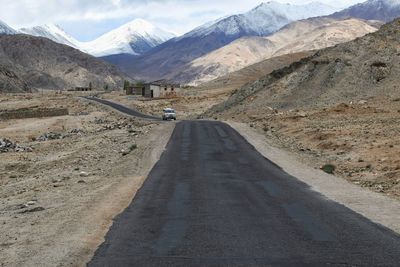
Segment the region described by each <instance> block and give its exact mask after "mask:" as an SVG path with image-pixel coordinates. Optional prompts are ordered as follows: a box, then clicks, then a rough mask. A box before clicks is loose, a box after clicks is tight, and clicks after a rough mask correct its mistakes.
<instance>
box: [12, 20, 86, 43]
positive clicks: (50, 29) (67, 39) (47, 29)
mask: <svg viewBox="0 0 400 267" xmlns="http://www.w3.org/2000/svg"><path fill="white" fill-rule="evenodd" d="M19 32H20V33H24V34H29V35H33V36H40V37H45V38H48V39H50V40H52V41H54V42H56V43H60V44H65V45H69V46H72V47H74V48H79V41H78V40H76V39H75V38H73V37H72V36H70V35H69V34H68V33H66V32H65V31H64V30H63V29H62V28H61V27H60V26H58V25H56V24H45V25H41V26H35V27H31V28H22V29H19Z"/></svg>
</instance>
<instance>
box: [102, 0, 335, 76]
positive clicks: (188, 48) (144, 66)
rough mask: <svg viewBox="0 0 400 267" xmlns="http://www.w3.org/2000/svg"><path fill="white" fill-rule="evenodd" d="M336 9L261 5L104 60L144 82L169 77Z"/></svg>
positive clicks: (274, 4)
mask: <svg viewBox="0 0 400 267" xmlns="http://www.w3.org/2000/svg"><path fill="white" fill-rule="evenodd" d="M335 11H337V9H335V8H333V7H330V6H327V5H325V4H321V3H316V2H313V3H310V4H307V5H292V4H282V3H278V2H267V3H263V4H261V5H259V6H257V7H255V8H254V9H252V10H250V11H249V12H247V13H244V14H238V15H233V16H229V17H225V18H222V19H219V20H217V21H215V22H211V23H207V24H204V25H203V26H200V27H198V28H196V29H194V30H193V31H191V32H189V33H187V34H185V35H183V36H181V37H178V38H174V39H172V40H170V41H167V42H166V43H164V44H162V45H160V46H158V47H157V48H156V49H152V50H151V51H149V52H148V53H146V54H144V55H142V56H141V57H140V58H136V59H130V58H128V57H127V56H126V55H120V56H113V57H108V58H105V59H106V60H109V61H110V62H112V63H114V64H117V65H119V66H120V67H121V68H122V69H123V70H125V71H126V72H127V73H135V75H136V77H138V78H141V79H144V80H157V79H162V78H163V77H168V76H169V74H170V73H171V72H174V70H176V69H179V68H180V67H181V66H184V65H185V64H187V63H188V62H191V61H192V60H194V59H195V58H199V57H201V56H203V55H205V54H207V53H209V52H211V51H213V50H216V49H218V48H220V47H222V46H225V45H227V44H229V43H231V42H232V41H234V40H236V39H238V38H241V37H244V36H267V35H270V34H272V33H274V32H276V31H277V30H279V29H280V28H282V27H283V26H285V25H287V24H289V23H291V22H293V21H297V20H299V19H306V18H309V17H317V16H323V15H328V14H332V13H333V12H335Z"/></svg>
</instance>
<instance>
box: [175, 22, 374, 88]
mask: <svg viewBox="0 0 400 267" xmlns="http://www.w3.org/2000/svg"><path fill="white" fill-rule="evenodd" d="M380 26H381V24H377V23H370V22H368V21H364V20H360V19H345V20H336V19H332V18H327V17H317V18H310V19H306V20H300V21H296V22H292V23H290V24H288V25H286V26H285V27H283V28H282V29H280V30H279V31H277V32H276V33H274V34H272V35H270V36H268V37H258V36H249V37H242V38H239V39H237V40H235V41H233V42H232V43H230V44H228V45H226V46H224V47H221V48H219V49H217V50H214V51H212V52H210V53H208V54H206V55H204V56H202V57H199V58H197V59H195V60H193V61H192V62H190V63H189V64H186V65H184V66H183V67H182V68H178V69H177V70H176V71H175V72H174V73H172V75H171V76H168V79H170V80H174V81H177V82H180V83H183V84H190V85H198V84H199V83H203V82H206V81H209V80H213V79H216V78H218V77H221V76H224V75H226V74H228V73H230V72H233V71H236V70H239V69H242V68H244V67H247V66H249V65H252V64H254V63H257V62H260V61H262V60H265V59H268V58H272V57H276V56H280V55H285V54H293V53H297V52H303V51H309V50H318V49H322V48H325V47H330V46H333V45H336V44H339V43H344V42H348V41H351V40H354V39H355V38H357V37H361V36H364V35H365V34H368V33H371V32H375V31H376V30H378V29H379V27H380Z"/></svg>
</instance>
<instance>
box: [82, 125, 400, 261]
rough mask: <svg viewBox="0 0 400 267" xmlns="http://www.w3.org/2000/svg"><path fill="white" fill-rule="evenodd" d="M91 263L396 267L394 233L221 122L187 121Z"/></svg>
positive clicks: (399, 256)
mask: <svg viewBox="0 0 400 267" xmlns="http://www.w3.org/2000/svg"><path fill="white" fill-rule="evenodd" d="M160 134H162V133H160ZM393 212H399V211H393ZM88 266H400V236H399V235H397V234H395V233H394V232H392V231H390V230H388V229H386V228H384V227H382V226H379V225H377V224H374V223H373V222H371V221H369V220H368V219H366V218H364V217H362V216H361V215H359V214H357V213H355V212H353V211H352V210H350V209H348V208H346V207H344V206H342V205H340V204H338V203H335V202H333V201H331V200H329V199H327V198H325V197H324V196H322V195H320V194H318V193H316V192H314V191H312V190H311V189H310V188H309V186H308V185H306V184H304V183H302V182H300V181H299V180H297V179H296V178H294V177H292V176H289V175H288V174H286V173H285V172H284V171H283V170H282V169H281V168H279V166H276V165H275V164H273V163H272V162H270V161H269V160H268V159H266V158H264V157H263V156H262V155H261V154H259V153H258V152H257V151H256V149H255V148H254V147H252V146H251V145H250V144H249V143H248V142H247V141H246V140H245V139H244V138H243V137H242V136H240V135H239V134H238V133H237V132H236V131H235V130H233V129H232V128H231V127H229V126H228V125H226V124H224V123H221V122H211V121H184V122H180V123H178V124H177V126H176V129H175V131H174V133H173V135H172V137H171V140H170V141H169V143H168V145H167V149H166V151H165V152H164V153H163V155H162V156H161V159H160V160H159V162H158V163H157V164H156V165H155V167H154V168H153V170H152V171H151V173H150V175H149V177H148V179H147V180H146V182H145V183H144V185H143V187H142V188H141V189H140V190H139V191H138V193H137V195H136V197H135V198H134V200H133V202H132V203H131V204H130V206H129V207H128V208H127V209H126V210H125V211H124V212H123V213H122V214H120V215H119V216H118V217H116V218H115V221H114V224H113V226H112V227H111V229H110V231H109V233H108V234H107V236H106V239H105V242H104V243H103V244H102V245H101V246H100V247H99V248H98V250H97V252H96V253H95V256H94V257H93V259H92V260H91V262H90V263H89V264H88Z"/></svg>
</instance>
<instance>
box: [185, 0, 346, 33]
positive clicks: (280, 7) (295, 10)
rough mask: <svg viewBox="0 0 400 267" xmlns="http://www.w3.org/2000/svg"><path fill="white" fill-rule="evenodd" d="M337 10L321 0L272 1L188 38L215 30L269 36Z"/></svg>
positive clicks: (208, 24)
mask: <svg viewBox="0 0 400 267" xmlns="http://www.w3.org/2000/svg"><path fill="white" fill-rule="evenodd" d="M336 11H338V9H336V8H334V7H331V6H328V5H325V4H323V3H320V2H311V3H309V4H305V5H292V4H283V3H279V2H275V1H270V2H265V3H262V4H260V5H258V6H257V7H255V8H254V9H252V10H250V11H248V12H247V13H244V14H239V15H233V16H230V17H227V18H224V19H221V20H217V21H215V23H212V24H210V23H207V24H204V25H203V26H200V27H198V28H196V29H194V30H193V31H191V32H189V33H187V34H186V35H185V37H188V36H189V37H190V36H202V35H207V34H210V33H212V32H223V33H225V34H226V35H260V36H262V35H268V34H270V33H272V32H275V31H277V30H278V29H280V28H282V27H283V26H285V25H286V24H288V23H290V22H293V21H296V20H300V19H307V18H310V17H318V16H324V15H329V14H332V13H334V12H336ZM182 38H183V37H181V39H182Z"/></svg>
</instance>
